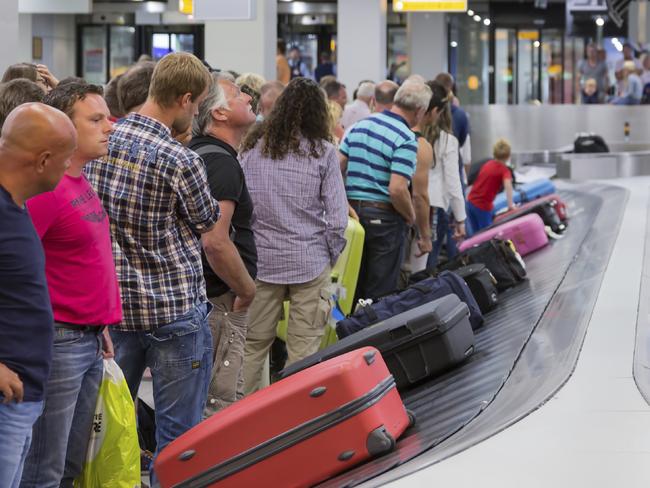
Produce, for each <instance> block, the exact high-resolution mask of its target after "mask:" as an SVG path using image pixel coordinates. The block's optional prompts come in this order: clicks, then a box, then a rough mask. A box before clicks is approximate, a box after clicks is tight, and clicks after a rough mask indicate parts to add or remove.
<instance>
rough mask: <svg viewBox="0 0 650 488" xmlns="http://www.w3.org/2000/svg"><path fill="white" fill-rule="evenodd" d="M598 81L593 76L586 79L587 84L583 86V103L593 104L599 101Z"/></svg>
mask: <svg viewBox="0 0 650 488" xmlns="http://www.w3.org/2000/svg"><path fill="white" fill-rule="evenodd" d="M598 98H599V93H598V83H596V80H594V79H593V78H589V79H588V80H586V81H585V86H584V87H583V88H582V103H583V105H585V104H592V103H599V99H598Z"/></svg>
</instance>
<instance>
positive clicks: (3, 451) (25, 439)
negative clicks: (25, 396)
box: [0, 401, 43, 488]
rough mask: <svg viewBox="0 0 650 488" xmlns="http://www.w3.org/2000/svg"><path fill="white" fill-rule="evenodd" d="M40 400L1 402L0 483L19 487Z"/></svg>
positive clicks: (41, 408) (4, 487) (6, 486)
mask: <svg viewBox="0 0 650 488" xmlns="http://www.w3.org/2000/svg"><path fill="white" fill-rule="evenodd" d="M42 411H43V402H42V401H41V402H24V403H15V402H11V403H7V404H4V403H0V486H2V487H3V488H18V485H19V483H20V478H21V477H22V474H23V465H24V463H25V458H26V457H27V452H28V451H29V445H30V443H31V441H32V427H33V425H34V422H36V419H38V417H39V415H40V414H41V412H42Z"/></svg>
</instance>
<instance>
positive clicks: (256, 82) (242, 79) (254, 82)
mask: <svg viewBox="0 0 650 488" xmlns="http://www.w3.org/2000/svg"><path fill="white" fill-rule="evenodd" d="M264 83H266V80H265V79H264V77H263V76H261V75H258V74H257V73H242V74H241V75H239V76H238V77H237V79H236V80H235V84H236V85H237V86H239V87H241V86H243V85H246V86H248V87H249V88H252V89H253V90H255V91H256V92H257V93H259V92H260V90H261V89H262V85H264Z"/></svg>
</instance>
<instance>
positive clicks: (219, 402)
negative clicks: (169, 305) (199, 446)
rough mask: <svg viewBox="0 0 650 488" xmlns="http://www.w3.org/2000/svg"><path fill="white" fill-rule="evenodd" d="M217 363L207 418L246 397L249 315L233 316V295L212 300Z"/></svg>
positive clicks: (211, 320)
mask: <svg viewBox="0 0 650 488" xmlns="http://www.w3.org/2000/svg"><path fill="white" fill-rule="evenodd" d="M209 300H210V303H212V305H214V309H213V310H212V313H211V314H210V317H209V319H208V321H209V324H210V328H211V329H212V340H213V345H214V363H213V365H212V375H211V377H210V386H209V388H208V398H207V402H206V406H205V409H204V412H203V413H204V416H205V417H209V416H211V415H214V414H215V413H217V412H218V411H219V410H222V409H224V408H226V407H227V406H229V405H231V404H232V403H234V402H236V401H237V400H240V399H241V398H242V397H243V396H244V370H243V364H244V344H245V342H246V329H247V322H248V312H233V311H232V305H233V302H234V300H235V294H234V293H233V292H227V293H224V294H223V295H220V296H218V297H214V298H210V299H209Z"/></svg>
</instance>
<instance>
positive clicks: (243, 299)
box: [232, 276, 257, 312]
mask: <svg viewBox="0 0 650 488" xmlns="http://www.w3.org/2000/svg"><path fill="white" fill-rule="evenodd" d="M246 281H247V283H246V285H245V292H244V293H240V294H239V295H236V296H235V300H234V301H233V303H232V311H233V312H245V311H246V310H248V307H250V306H251V303H253V299H254V298H255V292H256V291H257V287H256V286H255V281H253V278H251V277H250V276H248V280H246Z"/></svg>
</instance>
